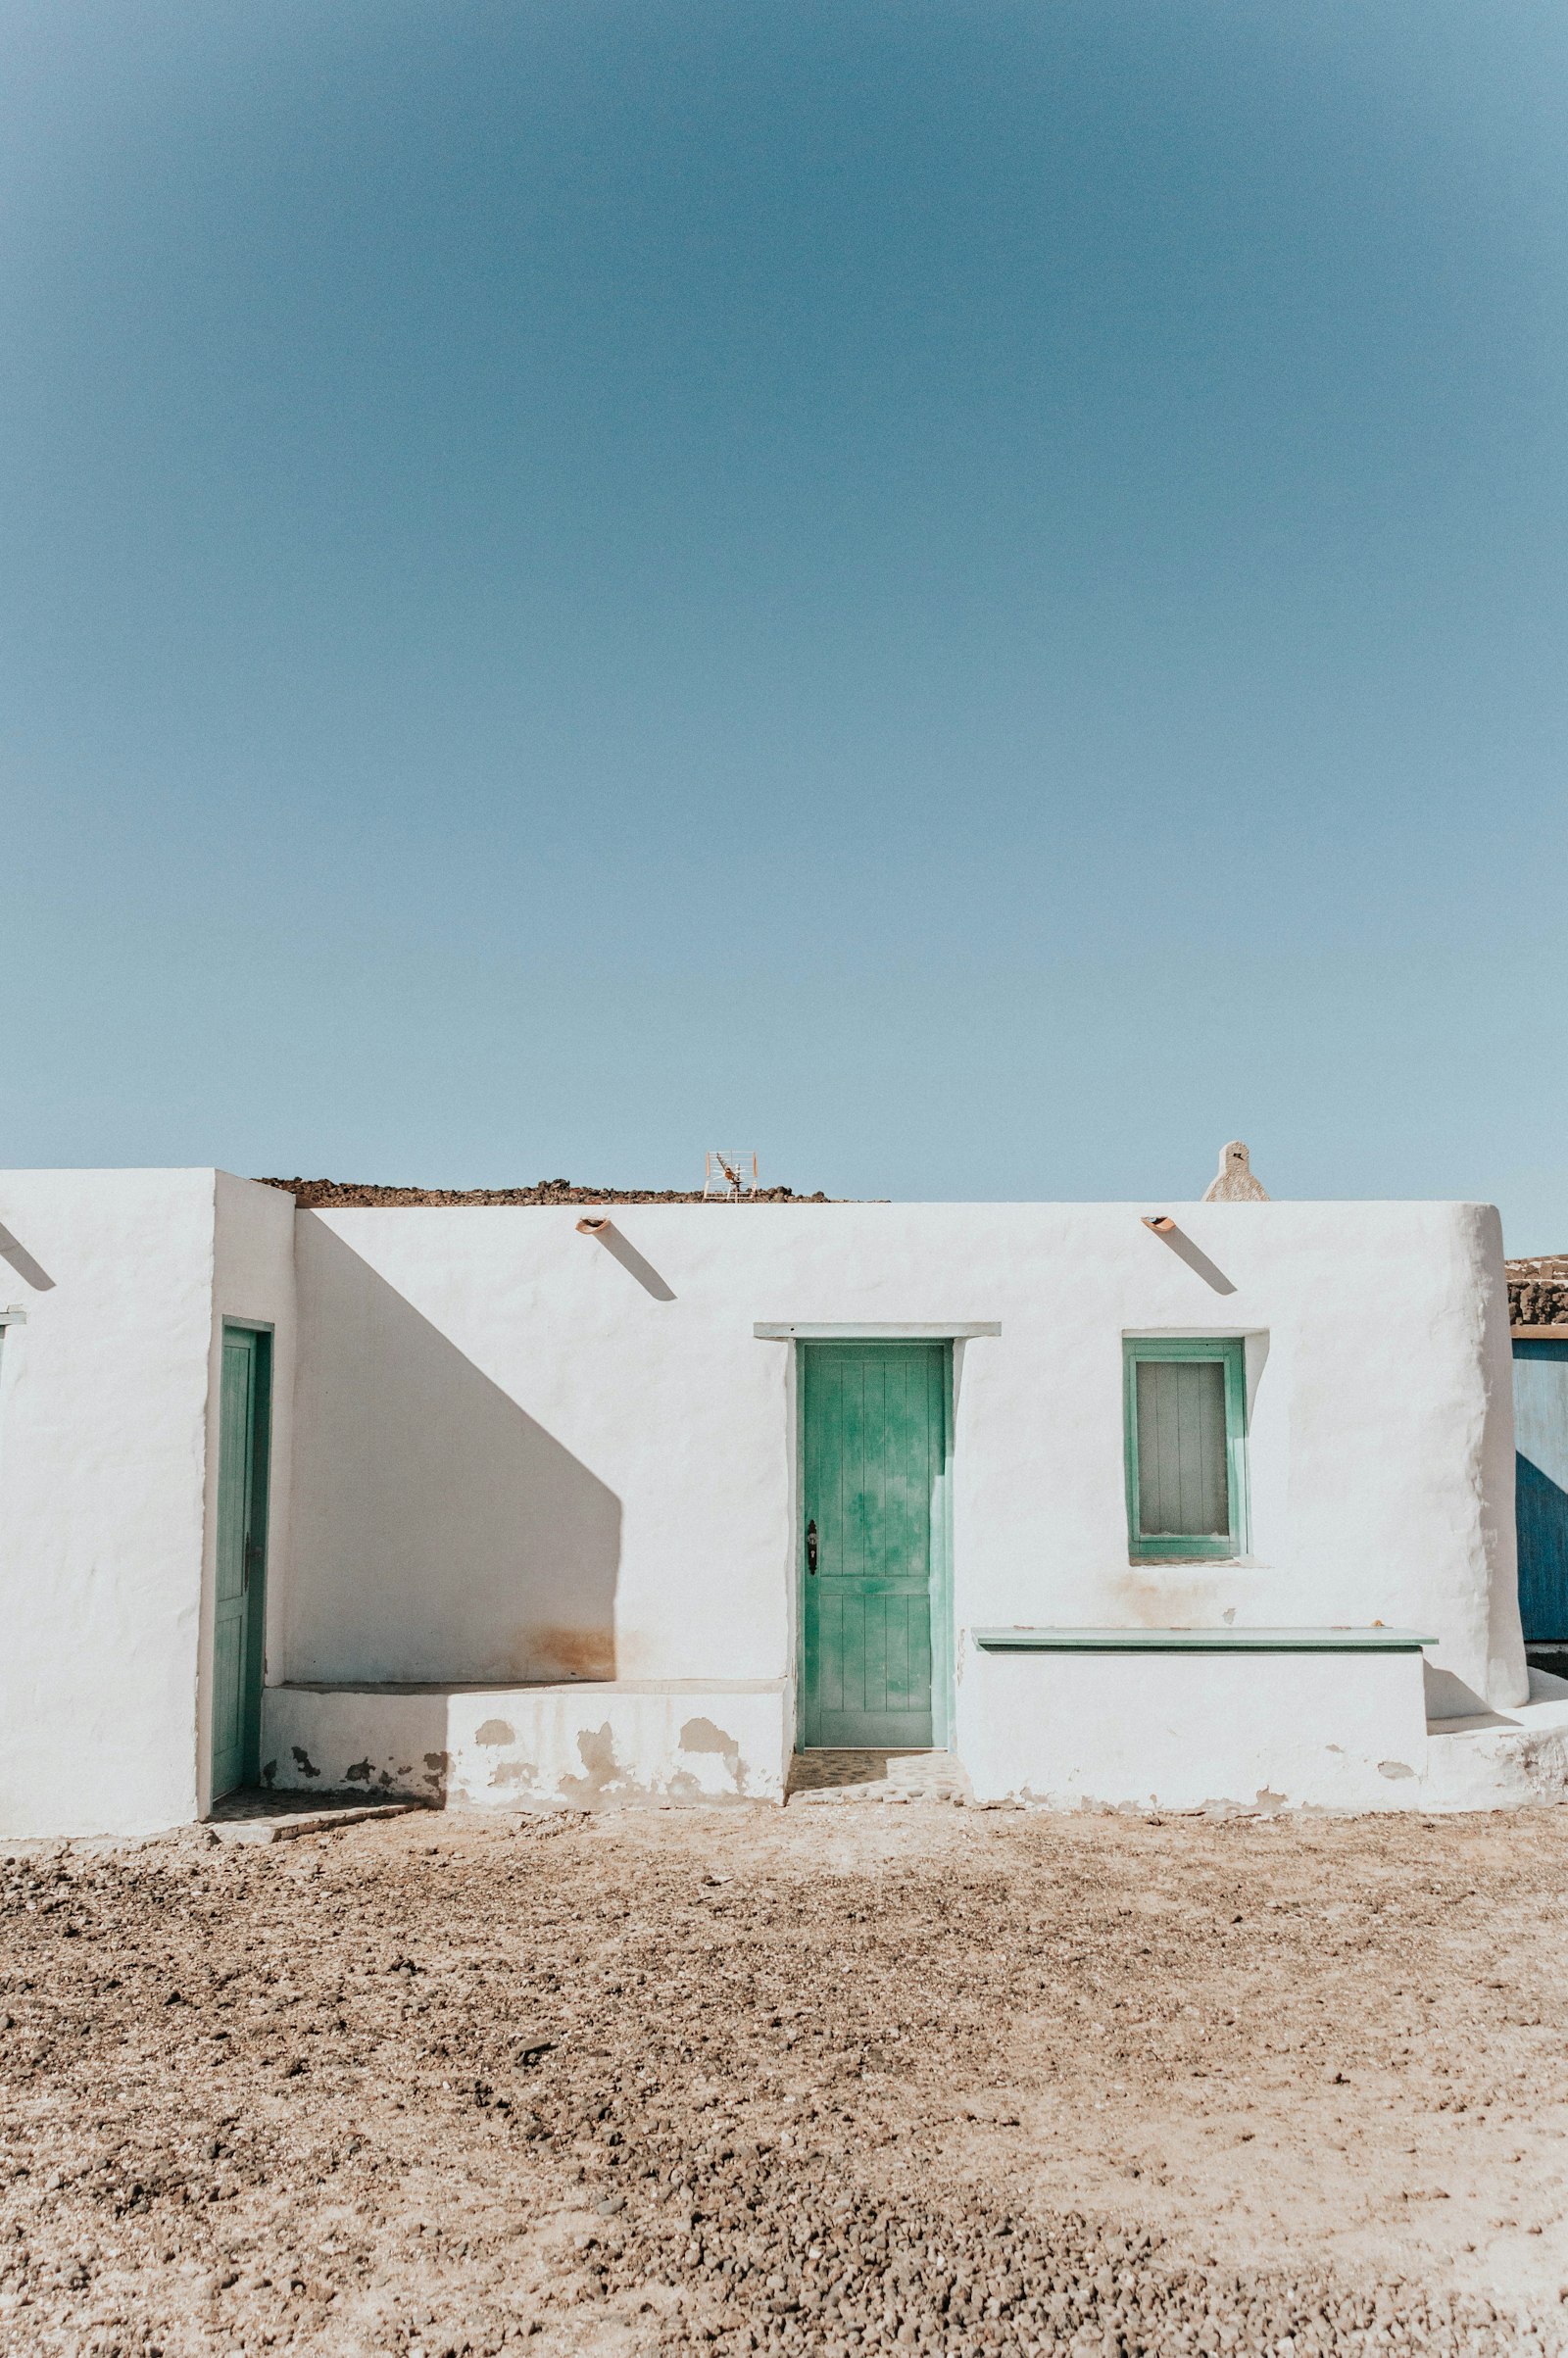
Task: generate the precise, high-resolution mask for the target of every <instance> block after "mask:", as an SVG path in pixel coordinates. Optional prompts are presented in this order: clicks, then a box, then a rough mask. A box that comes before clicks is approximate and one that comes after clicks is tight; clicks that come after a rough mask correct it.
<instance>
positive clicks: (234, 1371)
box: [213, 1327, 270, 1801]
mask: <svg viewBox="0 0 1568 2358" xmlns="http://www.w3.org/2000/svg"><path fill="white" fill-rule="evenodd" d="M269 1376H270V1337H269V1336H267V1335H265V1334H259V1333H256V1332H255V1331H253V1330H252V1329H250V1328H248V1327H225V1328H224V1329H223V1365H222V1379H221V1393H220V1398H219V1415H218V1562H217V1571H216V1579H215V1583H214V1605H215V1610H214V1621H213V1799H214V1800H215V1801H217V1800H220V1799H221V1797H222V1795H223V1794H224V1793H232V1791H233V1790H234V1788H235V1787H236V1786H237V1785H248V1784H254V1782H255V1780H256V1777H257V1774H258V1768H259V1757H258V1756H259V1751H260V1743H261V1706H262V1633H263V1627H264V1582H265V1572H266V1547H267V1447H268V1413H269V1408H270V1384H269Z"/></svg>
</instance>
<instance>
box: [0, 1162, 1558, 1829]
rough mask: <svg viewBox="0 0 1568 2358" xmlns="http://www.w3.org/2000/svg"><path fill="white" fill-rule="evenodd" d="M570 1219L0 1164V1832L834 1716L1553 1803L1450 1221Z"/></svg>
mask: <svg viewBox="0 0 1568 2358" xmlns="http://www.w3.org/2000/svg"><path fill="white" fill-rule="evenodd" d="M584 1211H585V1207H584V1206H583V1205H582V1204H577V1203H564V1204H560V1205H549V1204H545V1205H528V1206H507V1207H497V1208H484V1207H477V1206H471V1205H461V1206H457V1207H452V1208H435V1207H430V1206H425V1205H419V1206H416V1207H412V1208H406V1209H385V1208H363V1209H344V1210H332V1211H317V1210H304V1209H297V1208H296V1206H295V1204H294V1202H293V1200H292V1198H291V1197H289V1196H287V1195H285V1194H283V1193H281V1192H279V1191H278V1190H277V1189H275V1188H273V1187H270V1186H264V1185H259V1184H255V1183H252V1182H249V1181H245V1180H240V1179H234V1178H231V1177H229V1176H228V1175H227V1174H225V1173H222V1172H214V1171H211V1170H196V1171H189V1170H186V1171H120V1172H113V1171H51V1172H38V1171H34V1172H12V1173H9V1174H5V1175H4V1176H3V1177H0V1222H3V1224H4V1227H3V1232H0V1253H3V1254H4V1259H3V1260H0V1308H3V1315H4V1319H5V1324H4V1330H3V1339H0V1610H3V1616H4V1623H3V1626H4V1632H5V1643H4V1646H3V1648H0V1831H4V1832H7V1833H11V1834H14V1835H35V1834H43V1835H49V1834H84V1833H98V1832H110V1833H133V1832H138V1831H144V1830H151V1829H154V1828H157V1827H161V1826H168V1825H172V1824H177V1823H179V1822H182V1821H185V1820H189V1819H194V1818H198V1817H200V1816H202V1815H203V1814H205V1812H206V1811H207V1810H208V1809H209V1807H210V1806H211V1804H212V1801H213V1799H214V1797H215V1794H216V1793H219V1792H221V1791H222V1790H224V1789H225V1788H227V1787H229V1786H232V1785H235V1784H239V1783H244V1782H249V1781H253V1780H255V1779H257V1778H258V1777H259V1778H261V1779H263V1780H264V1781H268V1782H271V1783H274V1784H275V1785H277V1786H280V1787H295V1788H309V1789H312V1790H318V1789H319V1790H321V1791H326V1790H354V1789H361V1790H365V1791H368V1792H370V1793H386V1792H392V1793H417V1794H423V1795H426V1796H428V1797H431V1798H444V1799H446V1800H447V1801H449V1802H462V1803H471V1804H477V1805H500V1806H503V1807H508V1808H517V1807H519V1806H522V1807H530V1806H550V1805H559V1804H561V1803H592V1804H601V1803H612V1802H617V1801H634V1800H648V1799H669V1800H675V1801H680V1800H685V1799H689V1798H699V1797H707V1798H710V1799H716V1800H729V1801H735V1800H741V1801H752V1800H760V1801H768V1800H772V1801H776V1800H778V1799H779V1798H780V1797H781V1796H782V1794H783V1792H784V1788H785V1783H786V1779H787V1776H788V1773H789V1765H790V1759H791V1755H792V1752H794V1751H795V1750H797V1749H799V1748H809V1747H821V1746H851V1745H863V1746H882V1747H893V1748H920V1747H922V1746H926V1745H931V1746H935V1747H938V1748H946V1749H948V1750H951V1751H952V1752H953V1753H954V1754H956V1758H957V1760H958V1761H959V1763H960V1764H961V1767H962V1769H963V1771H964V1772H965V1773H966V1775H967V1777H968V1779H969V1781H970V1783H971V1785H972V1788H973V1791H974V1793H975V1794H976V1796H977V1797H979V1798H1023V1799H1033V1800H1039V1801H1045V1802H1049V1803H1051V1804H1054V1805H1058V1806H1078V1805H1080V1804H1082V1803H1097V1804H1109V1805H1126V1806H1133V1807H1140V1808H1148V1807H1151V1806H1158V1807H1161V1808H1173V1807H1174V1808H1183V1807H1195V1806H1202V1805H1205V1804H1213V1803H1222V1804H1232V1805H1237V1806H1245V1807H1248V1808H1257V1807H1263V1808H1274V1807H1279V1806H1315V1807H1325V1808H1353V1809H1388V1808H1411V1807H1414V1808H1420V1809H1434V1808H1461V1807H1475V1806H1491V1805H1495V1804H1498V1803H1504V1802H1513V1801H1524V1800H1531V1799H1555V1798H1558V1797H1560V1796H1561V1795H1562V1793H1563V1792H1564V1790H1565V1787H1568V1700H1565V1699H1563V1697H1558V1696H1555V1695H1554V1694H1553V1692H1552V1690H1551V1683H1549V1682H1546V1683H1542V1682H1541V1681H1540V1680H1539V1678H1538V1682H1537V1694H1536V1697H1535V1699H1532V1698H1531V1687H1530V1678H1531V1674H1530V1673H1528V1672H1527V1670H1526V1666H1525V1660H1524V1653H1523V1648H1522V1645H1521V1639H1520V1625H1519V1613H1518V1605H1517V1597H1516V1579H1515V1559H1514V1537H1513V1430H1512V1410H1511V1396H1510V1357H1509V1341H1508V1328H1507V1309H1506V1301H1505V1295H1504V1285H1503V1269H1502V1253H1501V1241H1500V1234H1499V1228H1498V1222H1497V1218H1496V1214H1495V1212H1494V1211H1492V1210H1490V1209H1489V1208H1487V1207H1485V1206H1482V1205H1477V1204H1284V1203H1272V1204H1271V1203H1266V1202H1265V1203H1257V1202H1228V1203H1227V1202H1221V1203H1205V1204H1194V1205H1191V1206H1189V1207H1186V1208H1179V1209H1177V1210H1176V1211H1175V1212H1174V1213H1173V1214H1170V1215H1169V1216H1170V1219H1171V1221H1172V1224H1171V1225H1169V1226H1167V1227H1165V1228H1164V1229H1163V1230H1162V1231H1160V1230H1156V1229H1154V1228H1152V1226H1151V1225H1150V1222H1151V1220H1152V1218H1153V1217H1154V1216H1155V1215H1156V1214H1160V1213H1168V1212H1169V1207H1168V1206H1166V1205H1164V1204H1160V1205H1140V1204H819V1203H809V1204H808V1203H791V1204H764V1203H758V1204H751V1203H747V1204H723V1203H711V1204H653V1205H647V1204H628V1205H625V1206H619V1207H613V1208H608V1209H607V1210H606V1211H604V1212H598V1211H596V1212H594V1213H592V1214H591V1215H590V1216H591V1217H594V1218H603V1219H606V1220H607V1222H608V1224H606V1225H604V1226H602V1227H601V1228H600V1230H599V1232H598V1233H586V1232H585V1230H584V1228H583V1227H582V1226H580V1225H579V1223H580V1222H581V1221H582V1220H583V1218H584ZM1559 1684H1560V1683H1559ZM1563 1696H1564V1697H1568V1689H1565V1690H1564V1691H1563Z"/></svg>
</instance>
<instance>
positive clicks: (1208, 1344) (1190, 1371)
mask: <svg viewBox="0 0 1568 2358" xmlns="http://www.w3.org/2000/svg"><path fill="white" fill-rule="evenodd" d="M1122 1351H1123V1357H1124V1360H1125V1374H1126V1387H1125V1398H1126V1419H1127V1432H1126V1448H1127V1528H1128V1543H1129V1547H1130V1548H1131V1552H1132V1555H1133V1557H1134V1559H1135V1561H1136V1560H1139V1559H1143V1560H1146V1561H1147V1560H1150V1559H1158V1558H1159V1557H1178V1558H1180V1557H1186V1558H1188V1559H1189V1560H1198V1561H1210V1562H1211V1561H1213V1560H1214V1559H1216V1558H1224V1557H1226V1556H1233V1555H1240V1554H1242V1553H1243V1552H1244V1550H1245V1548H1246V1546H1247V1536H1246V1534H1247V1375H1246V1364H1245V1359H1244V1355H1243V1346H1242V1344H1241V1343H1240V1341H1239V1340H1231V1339H1229V1338H1227V1339H1224V1340H1221V1341H1209V1340H1207V1339H1205V1338H1202V1337H1199V1336H1191V1337H1189V1336H1185V1335H1183V1336H1160V1337H1158V1338H1157V1339H1156V1338H1152V1337H1149V1338H1143V1337H1140V1338H1132V1337H1129V1338H1128V1339H1127V1340H1126V1341H1125V1342H1124V1343H1123V1346H1122Z"/></svg>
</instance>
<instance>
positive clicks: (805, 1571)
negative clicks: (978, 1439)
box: [801, 1343, 947, 1748]
mask: <svg viewBox="0 0 1568 2358" xmlns="http://www.w3.org/2000/svg"><path fill="white" fill-rule="evenodd" d="M801 1384H802V1393H803V1400H802V1425H803V1451H802V1475H803V1483H802V1513H801V1522H802V1528H803V1531H804V1530H805V1527H806V1526H807V1525H808V1524H809V1523H813V1522H814V1524H815V1525H816V1547H817V1568H816V1571H815V1572H814V1574H813V1573H812V1572H811V1571H810V1569H809V1563H808V1562H807V1561H806V1560H805V1558H804V1554H803V1562H802V1568H801V1584H802V1597H803V1623H804V1627H803V1640H804V1644H803V1689H804V1695H803V1713H802V1720H803V1740H804V1742H805V1743H806V1744H808V1745H809V1746H816V1747H831V1746H835V1745H846V1746H858V1745H865V1746H877V1745H884V1744H885V1745H889V1746H892V1747H895V1748H897V1747H899V1746H905V1745H909V1746H918V1745H922V1744H931V1743H933V1742H934V1741H935V1739H936V1717H937V1714H936V1712H935V1710H934V1707H933V1687H934V1678H933V1666H934V1664H933V1657H934V1653H935V1651H936V1650H937V1649H936V1648H935V1646H934V1643H933V1639H934V1631H933V1598H934V1597H940V1594H941V1591H942V1581H941V1579H940V1577H939V1576H940V1573H941V1571H942V1570H943V1568H944V1566H943V1554H944V1515H943V1484H944V1476H945V1470H946V1462H947V1350H946V1346H945V1345H942V1344H893V1343H882V1344H876V1343H869V1344H863V1345H862V1344H837V1343H834V1344H815V1345H810V1344H808V1345H805V1346H803V1348H802V1352H801Z"/></svg>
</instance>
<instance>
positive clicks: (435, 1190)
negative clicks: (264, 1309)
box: [260, 1179, 830, 1211]
mask: <svg viewBox="0 0 1568 2358" xmlns="http://www.w3.org/2000/svg"><path fill="white" fill-rule="evenodd" d="M260 1184H261V1185H262V1186H263V1187H280V1188H282V1189H283V1190H284V1191H285V1193H286V1194H288V1195H291V1196H292V1197H293V1198H294V1201H295V1203H296V1204H299V1205H300V1206H301V1207H302V1209H304V1210H306V1211H321V1210H334V1211H336V1210H345V1209H348V1208H349V1207H351V1206H353V1205H357V1204H383V1205H386V1206H389V1207H398V1206H402V1205H406V1204H734V1203H735V1202H736V1201H737V1199H736V1198H735V1197H733V1196H729V1195H723V1196H705V1195H703V1194H701V1193H700V1192H697V1193H692V1194H683V1193H682V1192H681V1191H680V1190H678V1189H674V1188H655V1187H642V1188H638V1187H576V1186H574V1185H573V1184H572V1182H571V1181H570V1180H569V1179H540V1180H538V1181H536V1183H535V1184H534V1185H533V1186H532V1187H375V1186H372V1185H370V1184H368V1182H366V1181H363V1180H359V1179H263V1180H262V1181H261V1183H260ZM739 1201H740V1202H741V1203H742V1204H826V1203H828V1202H829V1201H830V1199H829V1198H828V1197H826V1196H824V1195H822V1194H821V1193H820V1191H819V1192H818V1193H817V1194H816V1195H814V1196H798V1195H797V1194H796V1193H795V1190H794V1189H793V1188H792V1187H760V1188H759V1189H758V1190H757V1193H756V1194H755V1195H744V1196H742V1197H740V1198H739Z"/></svg>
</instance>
